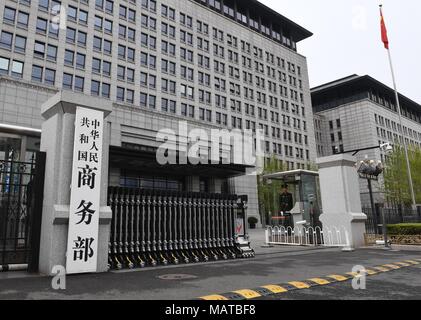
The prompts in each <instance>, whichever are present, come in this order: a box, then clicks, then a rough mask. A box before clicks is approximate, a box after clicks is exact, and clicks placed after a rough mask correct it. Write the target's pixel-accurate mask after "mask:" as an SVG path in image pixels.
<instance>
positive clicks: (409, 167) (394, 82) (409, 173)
mask: <svg viewBox="0 0 421 320" xmlns="http://www.w3.org/2000/svg"><path fill="white" fill-rule="evenodd" d="M382 7H383V5H380V9H382ZM387 55H388V57H389V65H390V71H391V73H392V81H393V88H394V90H395V99H396V107H397V111H398V115H399V124H400V127H401V133H402V137H403V145H404V149H405V160H406V166H407V170H408V180H409V189H410V191H411V199H412V207H413V209H414V210H417V202H416V199H415V192H414V184H413V181H412V173H411V165H410V162H409V154H408V146H407V144H406V138H405V133H404V130H403V121H402V110H401V105H400V101H399V93H398V89H397V86H396V78H395V71H394V69H393V63H392V55H391V53H390V48H387Z"/></svg>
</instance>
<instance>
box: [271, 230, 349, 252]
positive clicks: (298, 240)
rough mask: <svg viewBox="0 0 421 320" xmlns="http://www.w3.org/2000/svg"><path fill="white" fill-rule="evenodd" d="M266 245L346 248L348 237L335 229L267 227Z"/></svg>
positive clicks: (343, 231)
mask: <svg viewBox="0 0 421 320" xmlns="http://www.w3.org/2000/svg"><path fill="white" fill-rule="evenodd" d="M265 242H266V244H268V245H288V246H314V247H317V246H324V247H348V246H349V235H348V231H347V230H345V229H344V228H337V227H323V228H321V227H314V228H313V227H295V228H292V227H283V226H275V227H268V228H267V229H266V230H265Z"/></svg>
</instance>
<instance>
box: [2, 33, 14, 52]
mask: <svg viewBox="0 0 421 320" xmlns="http://www.w3.org/2000/svg"><path fill="white" fill-rule="evenodd" d="M12 39H13V34H12V33H9V32H6V31H2V32H1V36H0V46H2V47H4V48H8V49H11V48H12Z"/></svg>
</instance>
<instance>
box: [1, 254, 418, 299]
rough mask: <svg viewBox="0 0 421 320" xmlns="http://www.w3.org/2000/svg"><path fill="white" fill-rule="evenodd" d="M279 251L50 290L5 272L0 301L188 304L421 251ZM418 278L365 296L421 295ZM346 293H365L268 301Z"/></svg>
mask: <svg viewBox="0 0 421 320" xmlns="http://www.w3.org/2000/svg"><path fill="white" fill-rule="evenodd" d="M281 249H282V248H276V250H277V252H272V253H260V254H258V255H257V256H256V258H254V259H246V260H230V261H220V262H214V263H208V264H191V265H180V266H170V267H164V268H151V269H141V270H130V271H119V272H109V273H105V274H85V275H72V276H67V277H66V289H65V290H54V289H52V285H51V284H52V278H50V277H39V276H38V277H37V276H30V277H28V276H26V275H25V274H23V273H6V274H1V275H0V299H77V300H86V299H117V300H118V299H129V300H185V299H195V298H198V297H202V296H206V295H211V294H218V293H224V292H228V291H233V290H239V289H243V288H254V287H258V286H263V285H268V284H277V283H284V282H289V281H300V280H305V279H310V278H315V277H322V276H326V275H328V274H344V273H347V272H351V271H352V269H353V267H354V266H355V265H362V266H365V267H371V266H376V265H383V264H387V263H393V262H397V261H404V260H410V259H419V258H421V252H420V251H406V250H405V251H398V250H396V251H384V250H382V249H374V248H372V249H360V250H357V251H355V252H342V251H341V250H340V249H323V248H321V249H312V250H307V249H304V250H303V249H302V248H294V249H291V248H288V250H286V251H285V252H280V251H279V250H281ZM377 277H378V278H377ZM399 279H402V280H401V281H399ZM420 279H421V269H420V268H419V267H417V266H413V267H410V268H405V269H400V270H396V271H393V272H390V273H387V274H384V275H376V276H373V277H372V278H370V279H369V280H368V288H369V290H368V291H366V294H368V295H369V296H370V297H374V298H375V297H376V295H377V294H380V293H378V292H383V293H382V297H383V298H389V297H393V296H395V295H399V292H401V294H400V296H402V297H403V296H404V294H405V292H406V291H407V292H408V295H409V296H411V297H419V292H420V291H421V286H420ZM393 285H395V286H396V287H397V288H398V289H395V290H397V291H393V290H389V288H390V287H391V286H393ZM377 286H378V289H376V287H377ZM370 287H371V290H372V291H370ZM335 288H336V290H335ZM332 290H333V291H332ZM324 292H326V294H324ZM335 292H336V293H335ZM394 292H395V293H394ZM362 294H364V293H362ZM342 295H343V296H344V297H349V298H353V297H361V293H356V292H354V290H352V288H351V286H350V282H349V283H341V284H333V285H329V286H326V287H315V288H312V289H309V291H308V292H307V291H306V290H303V291H300V292H291V293H288V294H287V295H283V296H282V297H270V298H268V299H280V298H282V299H301V298H303V299H305V298H311V299H317V298H318V297H319V298H326V297H332V298H334V299H337V298H341V297H342Z"/></svg>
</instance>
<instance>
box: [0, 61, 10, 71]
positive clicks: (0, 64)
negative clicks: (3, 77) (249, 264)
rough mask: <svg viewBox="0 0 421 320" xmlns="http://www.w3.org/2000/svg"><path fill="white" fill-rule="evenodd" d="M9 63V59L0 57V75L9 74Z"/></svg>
mask: <svg viewBox="0 0 421 320" xmlns="http://www.w3.org/2000/svg"><path fill="white" fill-rule="evenodd" d="M9 63H10V60H9V59H7V58H1V57H0V74H8V73H9Z"/></svg>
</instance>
